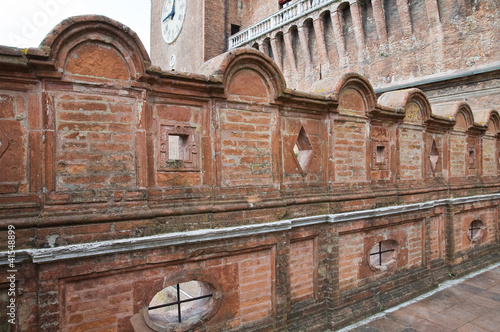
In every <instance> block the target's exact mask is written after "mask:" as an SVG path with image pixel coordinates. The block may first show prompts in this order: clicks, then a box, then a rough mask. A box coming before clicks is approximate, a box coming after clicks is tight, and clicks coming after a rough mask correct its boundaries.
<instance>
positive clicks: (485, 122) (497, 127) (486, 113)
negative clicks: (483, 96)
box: [472, 109, 500, 136]
mask: <svg viewBox="0 0 500 332" xmlns="http://www.w3.org/2000/svg"><path fill="white" fill-rule="evenodd" d="M472 113H473V114H474V120H475V122H477V123H478V124H479V125H481V126H484V127H486V134H487V135H493V136H496V135H498V134H500V114H499V113H498V112H497V111H496V110H494V109H486V110H478V111H473V112H472Z"/></svg>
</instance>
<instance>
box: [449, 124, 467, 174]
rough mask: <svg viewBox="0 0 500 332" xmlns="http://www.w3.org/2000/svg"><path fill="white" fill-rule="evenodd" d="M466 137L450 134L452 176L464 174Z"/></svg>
mask: <svg viewBox="0 0 500 332" xmlns="http://www.w3.org/2000/svg"><path fill="white" fill-rule="evenodd" d="M465 148H466V137H465V136H463V135H453V134H452V135H450V176H464V175H465V167H466V164H465V162H466V159H465V155H466V154H465Z"/></svg>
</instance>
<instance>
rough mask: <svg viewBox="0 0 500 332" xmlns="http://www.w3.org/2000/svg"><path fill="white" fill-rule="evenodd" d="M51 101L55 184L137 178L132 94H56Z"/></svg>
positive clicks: (84, 186)
mask: <svg viewBox="0 0 500 332" xmlns="http://www.w3.org/2000/svg"><path fill="white" fill-rule="evenodd" d="M49 100H50V102H53V103H54V109H55V114H56V124H55V125H56V128H57V130H58V132H60V133H61V134H60V135H59V136H58V137H57V138H56V147H55V150H56V151H55V154H56V160H55V162H56V164H57V170H56V190H57V191H78V190H89V189H102V188H106V187H116V188H130V187H134V186H135V184H136V182H137V180H136V161H135V157H136V156H135V144H134V141H135V121H134V120H135V119H136V117H137V115H136V112H135V110H134V108H135V100H134V99H132V98H122V97H115V98H112V97H103V96H95V95H85V94H72V95H69V94H59V93H56V94H55V95H53V96H51V97H50V98H49Z"/></svg>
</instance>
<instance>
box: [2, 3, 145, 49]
mask: <svg viewBox="0 0 500 332" xmlns="http://www.w3.org/2000/svg"><path fill="white" fill-rule="evenodd" d="M85 14H99V15H105V16H108V17H110V18H112V19H114V20H116V21H118V22H120V23H123V24H125V25H126V26H128V27H129V28H131V29H132V30H134V31H135V32H136V33H137V34H138V35H139V38H140V39H141V41H142V43H143V44H144V47H145V48H146V50H147V51H148V52H149V48H150V47H149V40H150V36H149V32H150V16H151V1H150V0H0V45H7V46H14V47H20V48H28V47H37V46H38V45H40V43H41V42H42V40H43V38H44V37H45V36H46V35H47V34H48V33H49V32H50V31H51V30H52V28H54V27H55V26H56V25H57V24H58V23H59V22H61V21H62V20H64V19H65V18H67V17H70V16H77V15H85Z"/></svg>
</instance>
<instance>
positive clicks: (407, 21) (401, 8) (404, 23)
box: [397, 0, 412, 36]
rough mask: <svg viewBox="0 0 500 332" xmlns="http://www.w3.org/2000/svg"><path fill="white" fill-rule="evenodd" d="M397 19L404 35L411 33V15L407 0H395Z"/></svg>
mask: <svg viewBox="0 0 500 332" xmlns="http://www.w3.org/2000/svg"><path fill="white" fill-rule="evenodd" d="M397 4H398V12H399V20H400V21H401V27H402V28H403V32H404V34H405V35H406V36H409V35H411V34H412V28H411V15H410V7H409V6H408V0H397Z"/></svg>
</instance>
